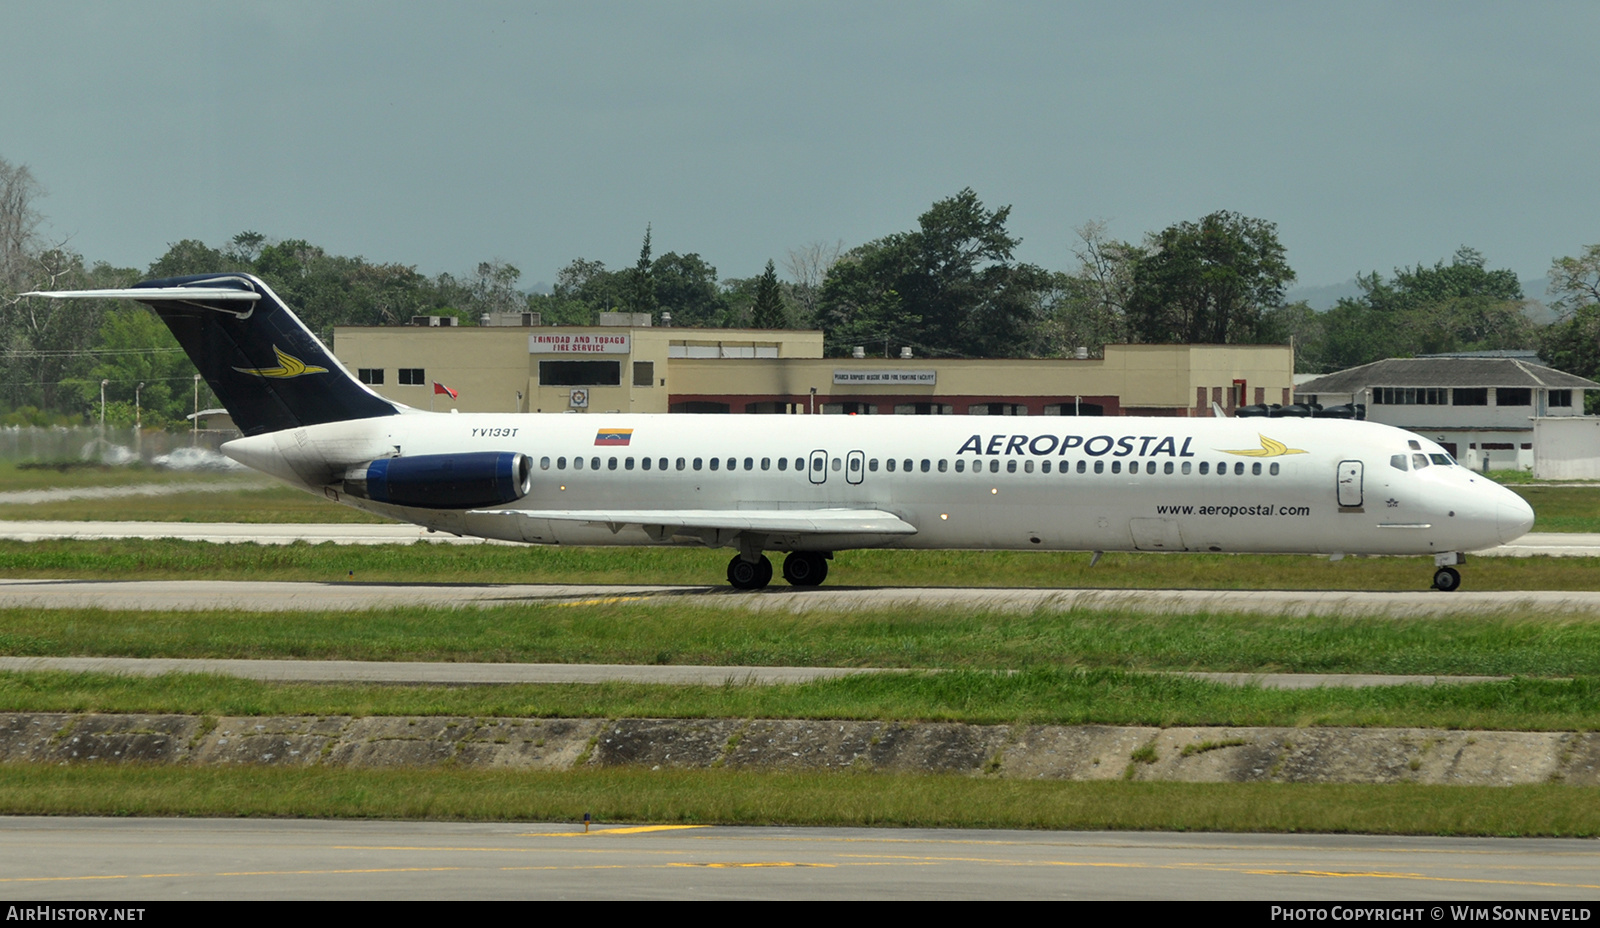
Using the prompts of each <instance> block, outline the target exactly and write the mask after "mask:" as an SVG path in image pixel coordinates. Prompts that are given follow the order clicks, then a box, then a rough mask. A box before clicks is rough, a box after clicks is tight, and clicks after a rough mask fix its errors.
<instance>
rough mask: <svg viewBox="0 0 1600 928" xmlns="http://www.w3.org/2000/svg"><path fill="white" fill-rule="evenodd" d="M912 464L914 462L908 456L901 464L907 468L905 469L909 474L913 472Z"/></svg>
mask: <svg viewBox="0 0 1600 928" xmlns="http://www.w3.org/2000/svg"><path fill="white" fill-rule="evenodd" d="M911 464H912V461H911V459H910V458H906V459H905V461H904V462H902V464H901V466H902V467H904V468H905V471H906V473H908V474H909V473H911Z"/></svg>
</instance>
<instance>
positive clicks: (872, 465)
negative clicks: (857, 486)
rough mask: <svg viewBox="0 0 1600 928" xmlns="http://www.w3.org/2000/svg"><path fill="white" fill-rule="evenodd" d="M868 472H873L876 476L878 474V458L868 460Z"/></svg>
mask: <svg viewBox="0 0 1600 928" xmlns="http://www.w3.org/2000/svg"><path fill="white" fill-rule="evenodd" d="M867 470H870V471H872V472H873V473H874V474H876V473H877V472H878V459H877V458H869V459H868V460H867Z"/></svg>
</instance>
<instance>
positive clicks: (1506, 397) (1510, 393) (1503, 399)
mask: <svg viewBox="0 0 1600 928" xmlns="http://www.w3.org/2000/svg"><path fill="white" fill-rule="evenodd" d="M1494 404H1495V405H1496V406H1531V405H1533V390H1532V388H1530V387H1501V388H1499V389H1498V390H1495V391H1494Z"/></svg>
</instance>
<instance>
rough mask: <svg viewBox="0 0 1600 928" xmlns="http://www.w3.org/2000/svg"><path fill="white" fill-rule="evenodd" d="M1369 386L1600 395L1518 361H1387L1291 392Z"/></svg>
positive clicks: (1577, 380) (1569, 377)
mask: <svg viewBox="0 0 1600 928" xmlns="http://www.w3.org/2000/svg"><path fill="white" fill-rule="evenodd" d="M1374 386H1379V387H1544V388H1547V389H1555V390H1563V389H1577V390H1600V383H1595V382H1594V381H1593V380H1586V379H1585V378H1582V377H1579V376H1577V375H1575V374H1568V373H1566V372H1564V371H1558V370H1556V369H1554V368H1550V367H1545V366H1544V365H1542V364H1533V363H1530V362H1528V361H1523V360H1520V359H1517V358H1389V359H1387V360H1383V361H1374V362H1372V363H1371V364H1363V365H1361V366H1360V367H1352V368H1350V369H1349V370H1343V371H1337V372H1335V373H1332V374H1328V375H1327V376H1325V377H1318V378H1317V379H1316V380H1311V381H1307V382H1306V383H1303V384H1299V385H1297V386H1296V387H1295V392H1296V393H1355V392H1357V391H1359V390H1363V389H1366V388H1367V387H1374Z"/></svg>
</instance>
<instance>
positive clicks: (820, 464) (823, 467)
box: [806, 451, 828, 483]
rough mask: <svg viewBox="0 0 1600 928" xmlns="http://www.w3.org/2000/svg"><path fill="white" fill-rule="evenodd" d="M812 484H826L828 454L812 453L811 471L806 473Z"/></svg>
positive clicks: (822, 452) (821, 452) (823, 452)
mask: <svg viewBox="0 0 1600 928" xmlns="http://www.w3.org/2000/svg"><path fill="white" fill-rule="evenodd" d="M806 476H807V477H810V478H811V482H812V483H824V482H826V481H827V479H828V452H826V451H813V452H811V469H810V470H808V471H807V472H806Z"/></svg>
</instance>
